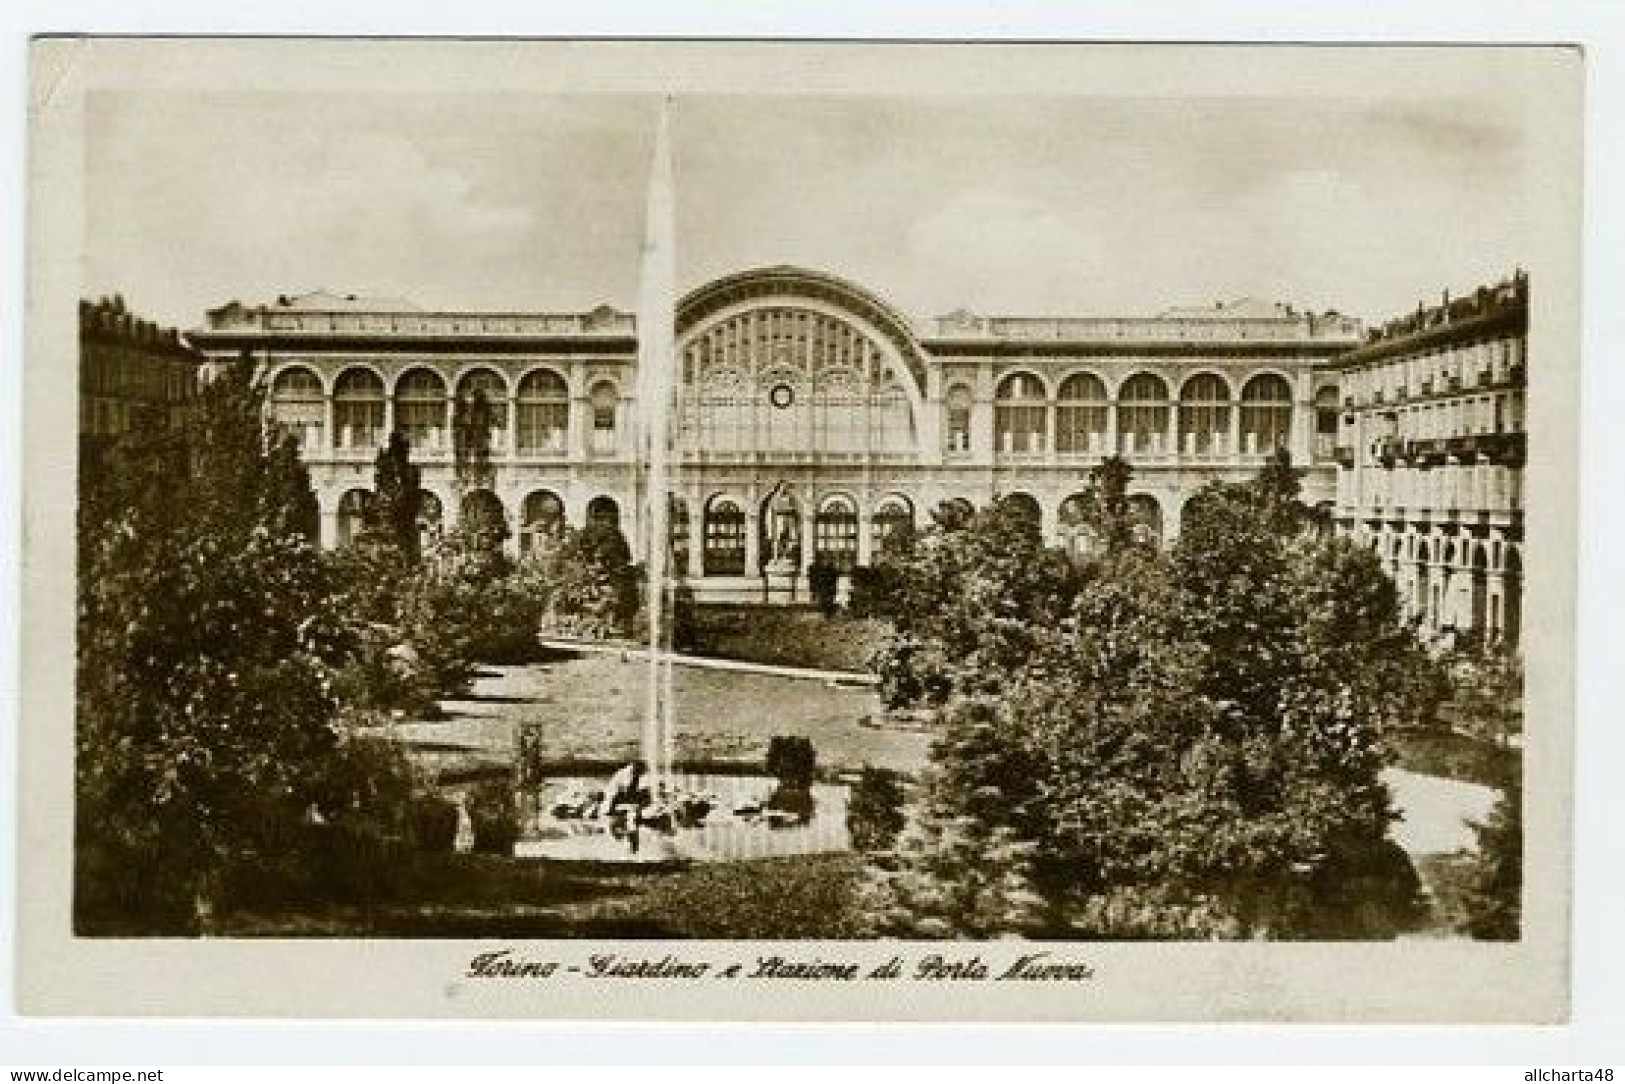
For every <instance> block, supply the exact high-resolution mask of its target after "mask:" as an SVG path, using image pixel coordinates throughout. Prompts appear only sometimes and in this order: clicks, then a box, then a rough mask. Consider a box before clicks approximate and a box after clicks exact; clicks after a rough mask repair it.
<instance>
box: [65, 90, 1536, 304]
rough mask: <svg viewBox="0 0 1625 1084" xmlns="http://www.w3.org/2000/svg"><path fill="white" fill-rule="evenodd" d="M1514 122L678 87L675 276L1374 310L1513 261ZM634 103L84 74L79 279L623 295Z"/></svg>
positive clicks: (443, 294)
mask: <svg viewBox="0 0 1625 1084" xmlns="http://www.w3.org/2000/svg"><path fill="white" fill-rule="evenodd" d="M1518 116H1519V114H1518V112H1517V111H1516V110H1515V109H1508V108H1506V103H1505V102H1504V101H1499V100H1497V99H1496V98H1495V97H1494V96H1484V97H1475V98H1473V99H1471V100H1468V99H1451V98H1444V99H1440V100H1422V99H1411V100H1399V101H1394V100H1388V101H1385V102H1382V103H1380V104H1379V103H1377V102H1375V101H1372V102H1353V101H1338V100H1331V101H1326V100H1316V101H1307V102H1306V101H1296V100H1285V99H1279V98H1275V99H1268V98H1258V99H1247V98H1239V99H1226V100H1223V101H1218V100H1200V99H1197V100H1192V99H1184V100H1178V99H1173V100H1170V99H1163V100H1150V99H1146V100H1140V99H1132V98H1111V99H1106V98H1083V97H1076V98H1058V97H1057V98H1046V99H1025V98H1005V99H1000V98H987V97H942V98H908V99H885V98H857V97H850V98H804V97H790V96H783V97H760V96H743V95H739V96H731V97H729V96H714V97H686V98H680V99H678V100H677V102H676V104H675V107H674V113H673V129H672V132H673V146H674V155H675V176H676V184H677V219H678V230H677V253H678V274H679V280H680V282H679V284H680V285H681V286H683V287H685V288H687V287H691V286H694V285H697V284H699V283H700V282H703V281H705V280H706V279H708V278H711V277H714V276H717V275H721V274H726V273H729V272H732V271H736V270H740V269H743V268H746V267H752V266H760V265H765V264H777V263H794V264H801V265H805V266H811V267H815V268H819V269H821V270H825V271H829V272H832V273H834V274H837V275H839V276H841V277H843V278H847V279H850V280H853V281H855V282H858V283H860V284H862V285H864V286H867V287H869V288H870V289H872V290H874V291H876V292H877V293H879V294H880V295H881V296H883V297H885V298H886V299H887V300H889V301H891V302H892V303H893V304H895V305H896V306H897V307H898V308H900V309H902V310H903V311H905V312H908V313H910V314H912V315H915V316H920V317H925V316H930V315H935V314H938V313H944V312H948V311H950V310H953V309H956V308H959V307H961V306H963V307H967V308H970V309H972V310H975V311H979V312H1005V313H1032V314H1041V313H1068V314H1080V315H1081V314H1110V313H1129V314H1140V313H1152V312H1157V311H1159V310H1161V309H1163V308H1166V307H1168V306H1170V305H1175V304H1190V303H1202V302H1208V301H1213V300H1216V299H1219V298H1234V297H1240V296H1256V297H1265V298H1270V299H1278V300H1284V301H1291V302H1295V303H1297V304H1300V305H1305V306H1309V307H1312V308H1315V309H1326V308H1337V309H1339V310H1341V311H1344V312H1350V313H1353V314H1355V315H1359V316H1362V317H1366V318H1384V317H1387V316H1390V315H1393V314H1395V313H1398V312H1401V311H1405V310H1407V309H1409V308H1411V307H1413V306H1414V305H1415V303H1416V301H1417V300H1418V299H1419V298H1422V297H1427V298H1429V299H1432V298H1434V297H1436V296H1437V295H1438V293H1439V291H1440V290H1441V289H1444V288H1450V289H1453V290H1458V291H1459V290H1465V289H1470V288H1471V287H1473V286H1475V285H1477V284H1479V283H1480V282H1484V281H1490V280H1494V279H1498V278H1500V277H1501V276H1503V275H1504V274H1506V273H1508V272H1510V271H1511V269H1512V268H1513V267H1515V266H1517V265H1518V264H1519V263H1520V261H1521V260H1522V259H1524V258H1526V257H1525V254H1526V253H1527V252H1528V251H1529V250H1530V248H1531V247H1532V246H1533V244H1534V242H1535V239H1536V235H1535V233H1534V232H1533V231H1534V230H1535V229H1536V225H1537V224H1536V223H1535V222H1533V220H1532V215H1531V213H1530V210H1529V194H1530V192H1531V186H1532V185H1535V184H1537V183H1539V177H1538V176H1537V175H1536V172H1535V171H1534V170H1533V169H1532V167H1531V165H1530V163H1529V160H1528V141H1529V140H1528V135H1529V133H1527V132H1526V131H1523V130H1521V129H1520V128H1519V127H1518V123H1519V122H1518V119H1517V118H1518ZM653 118H654V104H653V102H652V100H651V99H649V98H647V97H640V96H630V95H628V96H617V95H604V94H593V95H582V96H573V97H557V96H551V97H536V96H523V95H505V96H501V97H496V96H489V95H476V94H468V95H437V96H435V97H432V98H429V97H415V96H408V95H391V96H376V95H375V96H366V95H361V96H355V97H338V96H334V95H322V96H317V95H304V94H286V93H282V94H275V95H269V94H268V95H259V96H245V95H242V94H233V93H229V92H224V91H222V92H220V93H215V94H210V93H197V92H192V93H187V94H185V95H180V94H174V93H169V94H165V93H146V94H127V93H126V94H120V95H118V96H116V97H115V96H111V95H98V96H96V97H95V98H93V100H92V102H91V105H90V116H89V121H90V123H89V125H88V127H87V133H88V135H87V146H86V163H87V208H88V217H87V222H86V230H87V239H86V240H87V246H86V252H87V264H86V281H85V292H86V293H87V294H90V295H96V294H102V293H111V292H115V291H116V292H122V293H123V294H124V295H125V296H126V298H127V299H128V300H129V301H130V303H131V305H132V307H133V308H135V309H136V310H137V311H139V312H141V313H142V314H144V315H149V316H152V317H155V318H158V319H160V320H162V321H163V322H165V323H174V324H179V325H181V326H183V327H192V326H196V325H198V324H199V323H201V321H202V318H203V313H204V311H205V310H206V309H207V308H210V307H214V306H217V305H220V304H222V303H224V302H226V301H228V300H232V299H240V300H244V301H247V302H250V303H257V302H261V301H265V300H269V299H271V298H274V297H275V296H276V295H278V294H283V293H298V292H303V291H307V290H312V289H316V288H322V287H325V288H328V289H332V290H336V291H339V292H343V293H358V294H367V295H379V296H405V297H409V298H411V299H413V300H415V301H416V302H418V303H419V304H421V305H423V306H425V307H430V308H472V309H491V310H500V309H536V310H584V309H587V308H590V307H591V306H593V305H595V304H597V303H599V302H601V301H607V302H609V303H611V304H615V305H618V306H621V307H625V308H630V307H631V306H633V305H634V304H635V299H636V296H637V273H638V267H637V264H638V247H639V242H640V240H641V235H642V214H643V203H644V196H645V184H646V177H647V171H648V165H649V159H650V154H651V150H652V145H653V127H654V121H653Z"/></svg>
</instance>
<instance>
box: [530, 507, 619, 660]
mask: <svg viewBox="0 0 1625 1084" xmlns="http://www.w3.org/2000/svg"><path fill="white" fill-rule="evenodd" d="M552 580H553V589H552V593H551V596H550V598H549V599H548V602H547V612H546V615H545V618H544V619H545V621H546V622H547V623H548V624H549V625H550V626H552V627H553V628H554V629H556V630H558V631H561V632H566V633H570V634H572V635H580V636H588V637H609V636H624V635H626V634H628V633H629V632H631V630H632V624H633V621H634V619H635V618H636V617H637V612H638V603H639V598H638V595H639V577H638V570H637V567H636V566H635V565H633V564H632V549H631V547H630V546H629V545H628V544H627V541H626V536H625V535H623V534H622V533H621V530H620V528H619V527H617V526H616V525H615V524H613V523H609V522H605V521H601V520H594V521H589V522H588V524H587V525H586V526H585V527H583V528H581V529H580V530H579V531H572V532H570V533H569V534H567V536H566V537H565V540H564V544H563V545H562V546H560V547H559V548H558V550H557V552H556V556H555V558H554V560H553V562H552Z"/></svg>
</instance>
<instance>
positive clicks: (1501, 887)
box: [1461, 781, 1523, 941]
mask: <svg viewBox="0 0 1625 1084" xmlns="http://www.w3.org/2000/svg"><path fill="white" fill-rule="evenodd" d="M1473 833H1474V835H1476V836H1477V837H1478V848H1477V850H1475V851H1474V852H1473V855H1472V859H1471V862H1470V864H1469V866H1468V873H1467V886H1466V891H1465V893H1464V894H1463V898H1462V907H1463V910H1464V912H1465V914H1464V917H1463V920H1462V923H1461V929H1462V932H1463V933H1465V934H1467V935H1468V936H1470V937H1472V938H1474V939H1476V940H1479V941H1516V940H1517V939H1518V937H1519V936H1520V929H1521V924H1522V917H1521V911H1522V906H1521V896H1522V892H1523V789H1522V787H1521V786H1519V785H1518V783H1517V781H1514V782H1513V785H1512V786H1509V787H1508V788H1507V789H1506V790H1505V791H1503V792H1502V794H1501V797H1500V798H1499V799H1498V800H1497V801H1496V803H1495V805H1494V806H1493V807H1491V809H1490V815H1489V818H1488V819H1487V820H1486V821H1485V822H1484V823H1483V824H1475V825H1473Z"/></svg>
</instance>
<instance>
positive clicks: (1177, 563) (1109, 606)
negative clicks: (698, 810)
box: [874, 459, 1423, 938]
mask: <svg viewBox="0 0 1625 1084" xmlns="http://www.w3.org/2000/svg"><path fill="white" fill-rule="evenodd" d="M1126 481H1127V478H1126V476H1125V475H1124V473H1123V471H1122V470H1120V469H1117V468H1112V469H1110V470H1109V471H1107V472H1104V473H1103V474H1102V475H1101V476H1098V477H1097V479H1096V487H1095V492H1096V495H1097V497H1096V499H1095V500H1093V501H1091V502H1088V504H1087V505H1086V507H1087V508H1090V509H1092V510H1093V511H1090V512H1086V513H1085V514H1092V515H1099V516H1102V517H1103V518H1106V519H1108V520H1109V518H1111V517H1114V516H1115V517H1117V518H1118V519H1119V521H1120V525H1119V526H1118V527H1117V528H1116V529H1115V530H1114V529H1112V528H1111V526H1110V524H1109V522H1108V524H1107V527H1106V529H1104V530H1102V532H1101V537H1103V538H1106V539H1116V542H1115V544H1108V545H1107V546H1105V547H1103V549H1102V551H1101V552H1099V553H1096V554H1094V555H1092V556H1091V557H1090V558H1089V559H1088V560H1086V561H1085V562H1083V564H1082V566H1081V567H1080V568H1078V569H1076V570H1071V571H1070V572H1069V573H1065V574H1063V573H1061V572H1060V571H1059V570H1053V571H1051V570H1050V569H1051V566H1050V565H1049V564H1048V563H1047V562H1045V561H1043V560H1042V559H1041V558H1038V557H1036V556H1031V555H1029V556H1027V557H1026V561H1027V565H1028V566H1029V567H1031V568H1033V569H1040V570H1044V571H1043V573H1042V574H1043V575H1047V576H1048V577H1049V580H1048V583H1047V584H1031V583H1027V582H1026V581H1025V579H1024V577H1023V576H1022V575H1020V574H1017V573H1014V572H1013V571H1012V570H1011V569H1010V568H1009V566H1008V563H1007V562H1008V559H1009V553H1010V550H1009V549H1006V550H1004V551H1002V552H1001V550H1000V549H999V548H998V547H996V546H995V545H994V540H993V539H991V538H989V539H986V540H985V541H984V540H978V539H977V537H976V536H977V529H978V528H977V525H976V524H975V523H974V522H973V523H972V524H970V525H967V526H966V527H964V528H962V529H961V531H960V532H959V533H960V534H961V535H962V536H964V537H963V538H961V539H959V540H956V544H955V545H953V546H951V547H947V552H948V553H949V554H950V555H951V556H952V559H953V560H952V562H946V561H942V557H941V555H940V554H932V555H931V556H932V559H935V560H938V561H939V562H940V563H942V564H944V565H945V566H946V568H947V572H946V573H944V574H942V575H941V576H940V577H939V578H941V579H943V580H948V581H949V582H951V583H952V584H953V588H951V589H950V590H949V591H947V592H945V595H946V596H947V597H943V598H940V601H939V605H940V606H941V607H942V613H943V614H944V615H945V616H936V615H931V616H928V617H927V618H925V619H916V620H915V621H914V622H913V624H912V626H911V627H910V630H909V635H911V636H913V637H914V639H913V640H905V639H903V638H899V640H898V641H897V644H896V648H895V649H894V651H893V652H892V656H891V657H892V658H896V657H897V654H898V652H899V651H900V650H903V649H906V650H909V651H912V652H914V654H915V655H916V656H918V658H916V659H915V660H913V661H912V664H911V665H910V666H908V667H907V668H906V669H907V671H908V674H909V676H911V677H912V678H913V679H914V680H916V681H921V680H923V675H925V674H927V673H929V672H930V671H929V668H928V666H927V665H923V664H922V661H921V660H929V665H930V666H946V667H948V669H949V670H950V672H951V675H952V676H951V680H950V681H948V682H947V692H946V694H945V695H944V696H943V701H944V702H945V704H946V709H945V711H944V712H943V717H942V721H941V724H940V725H941V727H942V730H941V733H940V736H939V739H938V741H937V742H936V743H935V744H934V746H933V749H932V754H931V769H930V771H929V772H928V773H927V776H926V779H925V781H924V783H923V785H922V787H921V788H920V790H921V798H920V801H919V802H918V803H917V806H918V808H917V809H916V810H915V811H914V814H913V816H914V818H915V820H914V821H913V822H911V823H916V824H918V825H919V826H920V827H919V828H918V829H917V830H915V831H914V832H913V834H912V835H909V834H908V833H905V836H906V837H907V838H908V839H910V840H911V843H910V846H909V847H908V848H904V847H902V846H901V844H900V845H899V848H898V852H897V855H896V857H895V859H893V860H892V862H893V868H890V869H887V870H883V871H881V873H880V874H878V875H877V878H876V880H877V884H878V885H879V886H880V888H879V889H878V890H877V894H876V896H875V897H874V899H875V900H876V906H877V908H878V911H877V913H883V914H893V918H891V919H887V920H886V921H887V922H890V923H892V924H893V925H894V926H895V925H896V923H897V922H898V921H900V920H898V919H896V917H895V914H894V912H895V911H896V910H897V909H898V908H902V909H903V910H905V911H906V910H908V909H909V908H910V907H913V906H915V904H914V903H911V902H909V901H911V900H913V901H926V902H924V903H921V904H919V906H921V907H924V908H925V911H924V913H925V914H927V916H928V917H930V918H931V919H932V921H933V922H937V923H938V924H939V925H940V924H941V923H942V922H945V921H946V920H943V919H942V906H943V904H942V901H943V900H944V899H948V898H952V891H951V882H952V880H953V878H955V877H959V876H973V875H974V873H975V868H976V867H977V866H978V864H979V863H984V862H990V861H993V860H994V858H995V857H998V856H1002V857H999V860H1000V861H1006V860H1007V859H1008V858H1009V855H1010V853H1011V852H1009V851H1008V850H1007V848H1008V847H1009V846H1021V847H1025V848H1029V849H1028V850H1026V851H1024V852H1022V853H1023V854H1024V857H1023V858H1022V859H1021V861H1020V863H1019V865H1017V866H1008V867H1007V871H1008V872H1011V873H1012V875H1015V873H1016V872H1017V871H1019V877H1020V880H1021V883H1022V884H1023V885H1025V886H1027V887H1028V888H1030V889H1031V890H1032V891H1034V892H1035V893H1037V895H1038V896H1039V897H1040V898H1041V899H1042V901H1043V906H1042V907H1041V908H1039V909H1037V910H1034V909H1033V908H1031V907H1026V908H1024V909H1023V910H1022V913H1021V925H1018V926H1012V927H1010V928H1009V929H1008V930H1007V931H1006V932H1011V933H1030V932H1034V931H1035V930H1036V931H1037V932H1042V933H1046V934H1048V935H1052V936H1090V937H1107V938H1134V937H1215V936H1224V937H1236V936H1269V937H1379V936H1390V935H1392V934H1393V933H1394V932H1396V931H1397V930H1398V929H1400V928H1402V926H1403V925H1404V924H1405V923H1406V922H1407V921H1409V920H1410V918H1411V917H1412V916H1413V914H1414V909H1415V903H1416V901H1415V896H1416V893H1417V888H1418V885H1417V881H1416V878H1415V875H1414V871H1413V870H1411V869H1410V867H1409V863H1408V861H1406V860H1405V859H1404V856H1403V854H1402V853H1401V852H1399V851H1398V850H1397V848H1395V847H1394V845H1393V844H1392V842H1391V841H1390V840H1389V839H1388V837H1387V829H1388V826H1389V823H1390V821H1391V819H1392V816H1393V814H1392V810H1391V808H1390V803H1389V797H1388V794H1387V791H1386V789H1385V788H1384V787H1383V785H1382V782H1381V780H1380V778H1379V774H1378V773H1379V771H1380V769H1381V768H1382V766H1383V764H1384V763H1385V759H1386V756H1387V748H1386V743H1385V735H1386V732H1387V730H1388V729H1389V728H1390V727H1391V726H1392V725H1393V724H1394V723H1395V722H1396V721H1400V720H1402V719H1404V718H1405V717H1406V716H1407V714H1408V713H1409V712H1410V711H1411V710H1413V708H1414V704H1413V700H1412V691H1413V690H1412V685H1411V684H1408V683H1407V675H1408V673H1409V672H1410V671H1411V669H1412V668H1413V667H1416V666H1418V665H1419V664H1420V662H1421V661H1422V660H1423V656H1422V653H1421V648H1420V645H1419V643H1418V641H1417V639H1416V637H1415V635H1414V632H1413V630H1412V629H1411V628H1410V627H1408V626H1407V625H1406V623H1405V622H1404V621H1403V620H1402V616H1401V611H1400V607H1399V604H1398V599H1397V596H1396V594H1395V592H1394V589H1393V585H1392V583H1391V582H1390V581H1389V580H1388V579H1387V578H1386V577H1385V576H1384V575H1383V574H1382V571H1381V569H1380V567H1379V566H1378V564H1377V563H1376V561H1375V559H1374V558H1373V557H1372V555H1371V554H1370V553H1369V552H1368V551H1366V550H1363V549H1361V548H1358V547H1355V546H1353V545H1352V544H1350V543H1348V542H1347V541H1344V540H1337V539H1327V538H1323V537H1321V536H1320V535H1318V534H1317V533H1315V532H1313V531H1310V530H1307V529H1305V528H1306V526H1307V524H1308V523H1309V522H1310V520H1309V517H1308V514H1307V510H1306V509H1305V508H1304V507H1303V505H1302V504H1301V502H1299V501H1298V500H1297V495H1296V494H1297V479H1296V473H1295V472H1294V471H1293V470H1292V468H1291V466H1290V462H1289V461H1287V460H1285V459H1278V460H1277V461H1276V462H1274V463H1272V464H1271V465H1270V466H1269V467H1268V468H1267V469H1266V470H1265V471H1264V472H1262V473H1261V474H1260V475H1259V476H1258V477H1257V478H1255V479H1253V480H1252V481H1250V482H1247V483H1245V484H1241V485H1223V484H1220V485H1214V486H1210V487H1208V488H1207V489H1205V490H1203V491H1202V492H1201V493H1200V494H1198V495H1197V496H1196V497H1195V498H1193V499H1192V501H1191V502H1190V503H1189V505H1188V507H1187V512H1186V517H1185V521H1184V529H1183V531H1182V534H1181V539H1180V542H1179V543H1178V544H1177V545H1176V546H1175V548H1174V550H1173V551H1172V552H1171V553H1168V554H1164V553H1162V552H1160V551H1158V550H1155V549H1153V548H1150V547H1145V546H1139V545H1133V544H1131V543H1130V542H1129V541H1128V539H1129V538H1130V537H1131V535H1130V533H1129V532H1128V531H1126V530H1125V529H1124V527H1123V525H1122V524H1121V521H1125V520H1126V518H1127V517H1126V514H1125V513H1126V499H1125V498H1123V497H1122V494H1123V489H1124V487H1125V485H1126ZM1114 494H1115V496H1114ZM1114 506H1116V508H1117V510H1116V511H1115V512H1114V511H1113V507H1114ZM926 548H927V547H922V549H926ZM1016 552H1020V550H1019V549H1017V550H1016ZM931 582H932V581H930V580H929V579H927V580H926V581H925V583H926V584H927V585H929V584H930V583H931ZM979 583H990V584H997V585H1004V586H1006V587H1009V586H1014V587H1015V588H1017V589H1019V590H1023V591H1025V592H1026V596H1025V597H1028V598H1032V599H1036V600H1038V603H1039V604H1038V605H1035V606H1031V607H1029V609H1028V610H1026V611H1024V612H1025V613H1029V614H1031V617H1030V618H1027V619H1026V620H1022V618H1021V617H1020V616H1018V614H1016V613H1007V614H1003V615H1001V614H1000V613H999V611H998V607H997V606H996V605H995V604H994V602H993V600H992V599H990V598H989V597H986V596H982V597H980V598H978V599H976V601H975V604H974V605H967V606H965V607H964V608H963V609H956V605H957V603H956V598H957V596H958V595H961V594H963V595H966V596H971V597H974V593H975V587H974V585H977V584H979ZM1055 600H1065V602H1064V606H1062V605H1056V604H1055ZM979 615H984V616H979ZM1001 622H1008V623H1019V627H1002V626H1001V624H1000V623H1001ZM971 630H975V634H976V635H979V636H981V637H984V638H987V639H989V640H992V641H993V644H994V649H993V650H987V649H978V648H976V647H974V646H972V647H970V648H969V649H965V647H964V645H965V644H966V643H967V640H968V636H969V633H970V631H971ZM959 636H964V637H966V639H953V637H959ZM950 644H952V645H956V646H957V647H958V648H959V649H960V650H961V651H962V654H961V655H960V659H963V661H962V662H961V661H959V660H958V659H955V661H954V662H952V663H949V662H947V661H946V660H944V659H937V658H932V657H931V653H932V652H933V651H937V650H940V651H941V652H942V654H943V655H948V650H949V647H948V645H950ZM1016 645H1019V650H1015V649H1014V648H1015V646H1016ZM948 658H953V656H948ZM965 671H970V672H969V673H966V672H965ZM971 825H974V826H976V827H975V830H974V831H972V829H971V828H970V827H969V826H971ZM930 885H934V886H935V887H934V888H929V889H928V886H930ZM887 886H890V887H887ZM899 886H905V887H899ZM906 886H911V887H906ZM979 913H980V912H979ZM976 921H978V922H982V921H985V913H984V917H983V918H981V919H977V920H976ZM1035 924H1036V925H1035ZM947 927H953V923H947ZM947 927H945V928H947ZM955 928H957V927H955Z"/></svg>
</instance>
